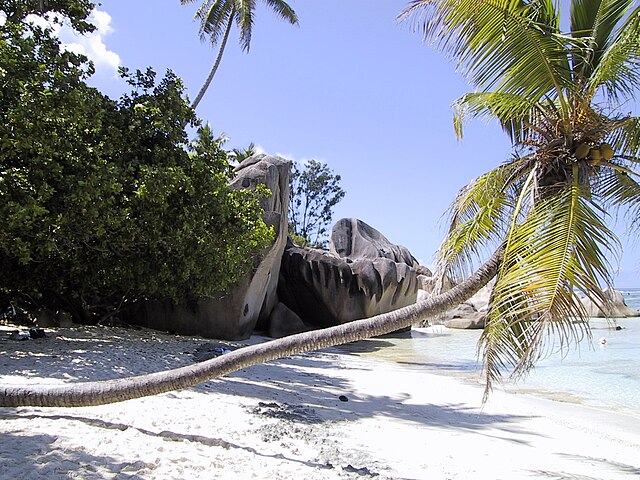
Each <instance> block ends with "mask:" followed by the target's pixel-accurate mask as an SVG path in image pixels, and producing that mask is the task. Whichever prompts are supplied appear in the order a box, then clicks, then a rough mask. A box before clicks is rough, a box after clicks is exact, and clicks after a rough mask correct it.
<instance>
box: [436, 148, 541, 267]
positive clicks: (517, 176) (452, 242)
mask: <svg viewBox="0 0 640 480" xmlns="http://www.w3.org/2000/svg"><path fill="white" fill-rule="evenodd" d="M528 168H529V162H528V160H527V159H516V160H514V161H512V162H509V163H506V164H504V165H502V166H500V167H498V168H496V169H494V170H491V171H490V172H488V173H486V174H484V175H482V176H480V177H478V178H477V179H476V180H474V181H473V182H471V183H470V184H469V185H467V186H466V187H465V188H463V189H462V190H461V191H460V192H459V193H458V196H457V197H456V199H455V200H454V202H453V203H452V205H451V207H450V208H449V232H448V234H447V237H446V238H445V240H444V241H443V243H442V245H441V247H440V249H439V252H438V258H437V262H436V263H437V266H436V270H437V274H438V276H441V277H444V276H445V275H446V276H453V277H456V278H462V277H466V276H467V275H468V274H469V273H470V272H472V271H473V268H474V266H475V264H476V262H477V261H479V259H480V257H481V256H482V254H483V253H484V251H483V248H484V247H486V248H488V249H491V250H493V247H495V245H494V244H497V243H500V239H501V238H503V236H504V234H505V232H506V230H507V228H508V225H509V219H510V218H511V216H510V212H511V211H512V210H513V198H514V191H516V190H517V188H518V187H517V185H518V184H519V183H521V181H522V178H523V177H524V176H525V175H526V174H527V171H528Z"/></svg>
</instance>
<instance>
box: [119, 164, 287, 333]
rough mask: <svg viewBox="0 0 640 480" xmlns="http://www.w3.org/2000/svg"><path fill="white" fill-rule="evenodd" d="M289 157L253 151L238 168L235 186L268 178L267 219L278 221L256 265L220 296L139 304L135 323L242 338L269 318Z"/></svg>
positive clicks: (282, 236)
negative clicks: (272, 237)
mask: <svg viewBox="0 0 640 480" xmlns="http://www.w3.org/2000/svg"><path fill="white" fill-rule="evenodd" d="M289 168H290V166H289V162H288V161H286V160H284V159H282V158H280V157H274V156H268V155H264V154H257V155H253V156H252V157H249V158H248V159H246V160H245V161H244V162H242V163H241V164H240V165H238V166H237V167H236V168H235V169H234V172H235V173H236V177H235V178H234V179H233V180H231V182H230V186H231V188H233V189H241V188H251V189H253V188H255V187H256V186H257V185H258V184H264V185H266V186H267V188H269V190H270V191H271V193H272V194H271V196H270V197H269V198H266V199H264V200H263V205H262V206H263V208H264V210H265V214H264V220H265V222H266V223H267V224H268V225H271V226H273V227H274V229H275V232H276V238H275V241H274V243H273V245H271V246H270V247H268V248H267V249H265V251H264V252H263V253H262V255H261V258H260V261H259V263H258V265H257V267H256V269H255V271H254V272H253V273H252V274H251V275H250V276H247V278H244V279H243V280H241V281H240V282H238V284H237V285H235V286H234V287H232V288H231V289H230V291H229V293H227V294H225V295H221V296H219V297H218V298H211V299H200V300H196V301H194V302H191V303H190V304H186V305H175V304H174V303H173V302H171V301H168V300H167V301H151V302H143V303H141V304H138V305H137V306H136V307H135V308H134V309H132V310H131V311H129V312H128V314H127V321H129V322H130V323H134V324H137V325H141V326H145V327H149V328H153V329H157V330H166V331H171V332H176V333H181V334H185V335H202V336H204V337H209V338H219V339H225V340H239V339H244V338H247V337H249V336H250V335H251V333H252V332H253V330H254V328H255V327H256V324H257V323H258V321H259V320H260V321H262V322H263V323H264V324H266V323H267V321H268V318H269V315H270V313H271V310H273V308H274V307H275V305H276V303H277V294H276V290H277V283H278V272H279V270H280V261H281V259H282V253H283V251H284V248H285V245H286V242H287V232H288V223H287V211H288V208H289Z"/></svg>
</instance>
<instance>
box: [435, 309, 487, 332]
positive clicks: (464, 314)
mask: <svg viewBox="0 0 640 480" xmlns="http://www.w3.org/2000/svg"><path fill="white" fill-rule="evenodd" d="M440 318H441V320H442V319H444V326H445V327H447V328H459V329H466V330H470V329H482V328H484V326H485V319H486V313H483V312H478V311H477V310H476V309H475V307H474V306H473V305H471V304H468V303H462V304H460V305H459V306H458V307H456V308H454V309H453V310H450V311H448V312H447V313H445V314H444V315H443V316H442V317H440Z"/></svg>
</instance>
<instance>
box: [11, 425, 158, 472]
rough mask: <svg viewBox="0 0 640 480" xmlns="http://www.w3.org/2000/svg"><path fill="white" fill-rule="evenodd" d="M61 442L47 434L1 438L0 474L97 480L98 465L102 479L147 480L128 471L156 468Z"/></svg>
mask: <svg viewBox="0 0 640 480" xmlns="http://www.w3.org/2000/svg"><path fill="white" fill-rule="evenodd" d="M57 440H58V439H57V438H56V437H55V436H53V435H46V434H36V435H31V434H28V433H26V432H19V433H16V434H14V433H4V434H0V472H5V474H6V475H10V474H11V473H13V474H16V475H18V476H17V477H15V478H25V479H26V478H47V479H60V480H62V479H67V478H87V477H92V478H93V477H95V476H96V474H97V469H96V465H99V466H100V469H101V470H102V472H100V474H101V475H102V473H106V474H107V475H108V476H112V477H113V478H115V477H118V478H120V475H124V476H126V478H129V479H133V480H143V477H141V476H139V475H135V474H133V473H131V472H129V473H127V470H140V469H141V468H144V467H148V468H153V465H147V464H144V462H139V461H138V462H126V461H124V462H123V461H118V460H117V459H115V458H112V457H109V456H104V455H91V454H89V453H87V452H84V451H82V450H79V449H69V448H65V449H61V448H58V447H56V446H55V442H56V441H57ZM45 452H46V453H45ZM105 470H106V472H104V471H105ZM0 476H2V474H0ZM3 478H9V477H8V476H7V477H3Z"/></svg>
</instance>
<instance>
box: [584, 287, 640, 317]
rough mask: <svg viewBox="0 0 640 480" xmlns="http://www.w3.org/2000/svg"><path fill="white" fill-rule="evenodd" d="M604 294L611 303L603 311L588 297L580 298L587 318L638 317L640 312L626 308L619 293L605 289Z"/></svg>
mask: <svg viewBox="0 0 640 480" xmlns="http://www.w3.org/2000/svg"><path fill="white" fill-rule="evenodd" d="M604 294H605V296H606V297H607V298H608V299H609V301H610V302H611V303H610V306H609V308H605V309H604V310H601V309H600V308H598V306H597V305H596V304H595V303H593V302H592V301H591V300H590V299H589V298H588V297H582V298H580V300H581V301H582V304H583V305H584V307H585V309H586V311H587V316H589V317H594V318H626V317H639V316H640V310H638V309H636V308H631V307H628V306H627V304H626V303H625V301H624V296H623V295H622V293H621V292H619V291H617V290H613V289H610V288H607V289H606V290H605V291H604Z"/></svg>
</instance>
